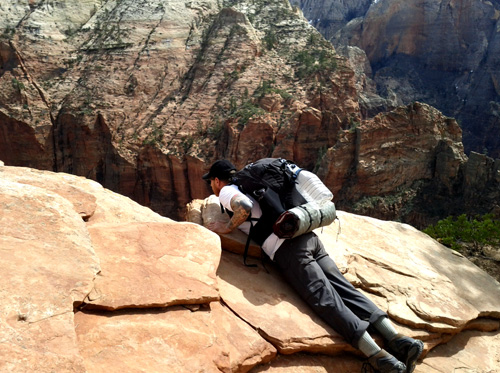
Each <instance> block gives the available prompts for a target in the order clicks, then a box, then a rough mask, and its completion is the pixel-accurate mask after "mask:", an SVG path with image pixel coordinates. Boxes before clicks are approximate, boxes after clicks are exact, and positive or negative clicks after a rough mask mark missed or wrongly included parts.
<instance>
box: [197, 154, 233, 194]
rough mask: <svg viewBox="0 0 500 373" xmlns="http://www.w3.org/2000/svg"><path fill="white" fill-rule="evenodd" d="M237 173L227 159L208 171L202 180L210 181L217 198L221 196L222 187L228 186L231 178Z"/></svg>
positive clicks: (217, 162)
mask: <svg viewBox="0 0 500 373" xmlns="http://www.w3.org/2000/svg"><path fill="white" fill-rule="evenodd" d="M235 172H236V167H235V166H234V165H233V164H232V163H231V162H229V161H228V160H227V159H221V160H218V161H216V162H214V164H213V165H212V167H210V171H208V172H207V173H206V174H205V175H203V176H202V178H203V179H204V180H206V181H210V186H211V187H212V191H213V192H214V194H215V195H216V196H218V195H219V192H220V190H221V189H222V187H224V186H225V185H227V183H228V182H229V179H230V178H231V176H232V175H233V174H234V173H235Z"/></svg>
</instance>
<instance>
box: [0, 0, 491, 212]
mask: <svg viewBox="0 0 500 373" xmlns="http://www.w3.org/2000/svg"><path fill="white" fill-rule="evenodd" d="M360 4H361V3H360ZM361 5H362V4H361ZM361 5H360V7H361ZM0 14H1V15H2V17H1V18H0V29H1V32H0V34H1V37H0V159H3V160H4V161H5V163H6V164H7V165H20V166H22V165H24V166H30V167H34V168H39V169H49V170H55V171H65V172H69V173H73V174H76V175H82V176H85V177H88V178H91V179H94V180H96V181H98V182H99V183H101V184H102V185H104V186H106V187H107V188H110V189H112V190H114V191H117V192H120V193H122V194H125V195H127V196H130V197H132V198H133V199H134V200H136V201H138V202H140V203H141V204H144V205H146V206H150V207H152V208H153V209H154V210H155V211H157V212H160V213H161V214H163V215H166V216H170V217H174V218H179V217H181V216H183V212H184V208H185V207H184V206H185V204H186V203H187V202H189V201H190V200H192V199H193V198H203V197H205V196H207V195H208V193H209V190H208V188H207V185H206V184H205V183H203V182H201V175H202V174H203V173H204V172H205V171H206V169H207V168H208V166H209V164H210V163H211V162H212V161H213V160H214V159H216V158H220V157H226V158H229V159H231V160H232V161H233V162H234V163H235V164H236V165H237V166H238V167H242V166H244V165H245V164H246V163H248V162H250V161H253V160H255V159H258V158H261V157H268V156H273V157H284V158H288V159H293V160H294V161H295V162H297V163H298V164H299V165H300V166H302V167H304V168H307V169H310V170H313V171H318V172H319V173H320V174H321V175H322V177H323V179H324V180H325V181H326V182H327V185H328V187H330V188H331V189H332V190H334V191H336V194H337V195H338V197H337V198H338V203H339V205H340V207H342V208H346V209H349V210H352V211H362V212H364V213H368V214H371V213H373V212H374V211H376V212H377V213H378V214H380V215H377V216H381V217H387V218H396V219H407V217H408V216H411V214H410V213H409V212H408V211H406V210H407V209H409V207H408V205H406V207H404V208H405V209H406V210H405V211H403V204H393V203H392V204H391V203H390V202H389V201H390V200H391V198H390V197H391V196H399V195H400V194H401V193H406V194H409V195H412V196H413V195H415V194H422V193H423V191H424V190H426V189H425V188H426V187H427V188H438V189H439V190H442V191H443V192H442V198H441V200H440V202H439V203H440V204H439V206H440V209H438V210H436V211H420V212H419V216H420V217H419V219H417V220H418V221H422V222H426V221H428V220H432V219H435V218H436V217H443V216H446V215H447V214H448V212H449V211H448V210H447V208H446V207H445V206H446V205H447V204H449V202H450V201H452V200H460V198H462V196H463V195H464V188H465V187H464V185H465V184H464V182H463V177H462V175H463V171H462V169H463V168H464V167H465V164H466V163H465V162H466V161H467V157H465V156H464V154H463V149H462V145H461V142H460V136H461V134H460V130H459V129H458V127H457V126H456V123H455V124H450V123H452V121H451V120H448V119H447V118H445V117H443V116H442V115H441V114H440V113H438V112H437V111H435V110H434V109H432V108H431V107H429V106H427V105H420V104H418V105H417V106H414V105H410V106H407V107H406V108H400V109H398V110H396V111H395V112H392V113H382V114H380V115H381V116H380V119H369V120H362V117H363V111H362V108H360V103H359V102H360V101H361V99H360V97H361V96H360V94H359V92H360V91H361V90H362V89H363V84H364V83H363V82H362V77H361V75H359V74H357V72H356V71H355V70H353V68H351V66H350V64H349V63H348V61H347V60H346V59H345V58H343V57H341V56H339V55H338V54H337V53H336V52H335V50H334V49H333V48H332V46H331V45H330V44H329V43H328V42H327V41H326V40H324V39H323V38H322V37H321V36H320V34H319V33H318V32H317V31H316V30H315V29H314V28H313V27H312V26H311V25H310V24H309V23H308V22H307V20H306V19H305V18H303V16H302V14H301V13H300V11H297V10H294V9H292V7H291V6H290V5H289V4H288V3H287V2H283V1H252V2H246V1H215V0H213V1H211V0H199V1H189V2H185V1H180V0H179V1H170V2H168V3H166V2H165V1H160V0H148V1H144V2H141V3H137V2H136V1H132V0H122V1H111V0H110V1H97V0H94V1H92V0H89V1H85V2H77V1H66V2H64V3H57V4H52V3H50V4H49V3H47V2H44V1H29V2H28V1H24V2H23V1H19V2H17V3H16V4H13V5H12V6H10V8H8V9H7V8H5V7H2V8H0ZM367 84H368V83H367ZM387 107H394V105H387ZM417 107H418V108H417ZM415 108H417V109H415ZM429 113H432V114H429ZM377 121H379V122H381V123H383V126H378V125H375V123H379V122H377ZM405 123H411V124H410V125H409V126H407V125H406V124H405ZM443 123H448V125H443ZM453 123H454V122H453ZM436 128H439V130H438V131H437V130H434V129H436ZM367 129H371V130H369V131H368V130H367ZM407 130H408V131H411V134H412V135H411V136H410V135H408V136H407V135H406V133H405V131H407ZM366 131H368V132H366ZM384 131H385V132H384ZM426 131H430V132H429V133H428V134H427V132H426ZM368 133H369V136H368V137H366V134H368ZM388 133H390V135H388ZM386 136H389V137H391V136H393V137H395V138H394V139H393V141H390V142H388V141H387V138H386ZM396 137H397V138H396ZM368 144H369V145H368ZM360 146H361V148H360ZM363 146H368V147H371V149H372V150H373V149H374V150H373V151H370V152H369V154H370V155H369V157H371V158H370V162H371V164H372V165H373V166H370V167H367V166H366V164H365V163H362V162H366V160H363V159H362V147H363ZM381 148H382V149H383V151H376V149H381ZM407 149H414V150H413V153H412V152H411V151H410V152H409V151H407ZM402 154H403V156H401V155H402ZM443 154H448V156H443ZM414 155H419V156H418V157H414ZM421 155H422V156H421ZM401 157H402V158H403V159H405V162H408V165H406V164H404V165H402V163H401V162H400V161H398V160H399V159H401ZM479 164H481V165H482V166H481V167H483V168H485V171H484V174H485V175H487V177H486V178H483V179H481V180H482V181H481V182H484V183H489V184H488V185H491V186H492V188H493V189H494V187H495V185H497V184H495V183H497V182H498V180H497V173H498V170H497V168H495V167H496V166H495V164H494V162H493V164H492V163H491V162H479ZM437 165H439V167H438V166H437ZM406 166H408V167H406ZM438 169H439V170H440V171H439V172H437V171H436V170H438ZM486 169H487V170H486ZM381 170H383V171H381ZM401 170H404V171H408V170H412V172H409V171H408V172H401ZM381 172H382V174H383V179H384V180H385V181H384V188H378V185H379V184H380V182H381V177H382V176H380V173H381ZM392 179H395V180H396V181H391V180H392ZM406 194H405V195H406ZM367 196H368V197H377V196H378V197H382V202H381V203H382V204H383V205H384V208H382V209H381V208H379V206H378V205H377V206H376V207H371V208H368V207H366V206H370V205H369V204H368V205H367V204H361V205H359V206H362V207H359V206H358V205H357V203H358V202H359V201H361V200H362V199H363V198H364V197H367ZM460 201H461V202H460V203H459V204H455V205H454V206H457V207H456V208H457V209H458V210H460V209H464V208H466V206H468V205H467V204H466V203H465V202H464V201H463V200H460ZM497 201H498V193H496V194H495V193H492V194H491V195H490V196H488V198H487V199H486V200H485V202H484V203H483V204H481V211H482V210H485V209H487V208H488V209H491V208H492V206H493V207H494V206H495V204H497ZM486 206H489V207H486ZM417 220H415V219H413V220H410V221H411V222H414V221H417Z"/></svg>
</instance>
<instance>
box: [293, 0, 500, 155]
mask: <svg viewBox="0 0 500 373" xmlns="http://www.w3.org/2000/svg"><path fill="white" fill-rule="evenodd" d="M291 3H292V4H294V5H296V6H299V7H300V8H301V9H302V10H303V12H304V15H305V16H306V17H307V19H309V20H310V23H311V24H312V25H314V26H315V27H316V28H317V29H318V30H319V31H320V32H321V34H322V35H323V36H324V37H325V38H326V39H327V40H329V41H331V42H332V43H333V45H334V46H335V48H337V50H339V51H341V52H342V53H343V54H344V55H346V56H349V55H350V56H351V57H352V56H353V55H356V56H357V61H358V62H359V61H362V60H360V58H359V56H358V55H357V54H353V52H352V48H353V47H356V48H360V49H361V50H362V51H363V54H364V55H363V58H364V61H363V62H365V64H359V63H358V64H357V66H358V68H359V69H360V71H362V72H363V73H364V74H366V75H367V76H368V79H369V80H370V83H369V84H366V85H365V87H364V89H365V90H366V91H367V96H369V93H370V92H373V91H375V92H376V93H378V94H380V95H381V96H382V97H384V98H385V99H386V100H387V101H386V102H385V105H380V101H379V105H374V101H373V100H372V102H371V103H370V104H369V105H367V106H369V110H368V113H369V112H370V109H371V110H372V112H373V111H376V110H383V109H384V106H385V108H386V107H387V106H391V105H401V104H408V103H410V102H413V101H421V102H425V103H428V104H430V105H432V106H434V107H436V108H438V109H439V110H440V111H442V112H443V113H444V114H446V115H448V116H451V117H454V118H456V119H457V120H458V122H459V123H460V126H461V127H462V130H463V142H464V146H465V151H466V154H469V153H470V151H476V152H479V153H483V154H488V155H490V156H491V157H493V158H499V157H500V85H499V82H500V69H499V68H498V67H499V66H500V23H499V18H500V3H499V2H498V1H472V0H467V1H455V0H433V1H429V0H409V1H402V0H379V1H373V0H349V1H344V0H342V1H340V0H314V1H312V0H291ZM369 101H370V100H368V102H369Z"/></svg>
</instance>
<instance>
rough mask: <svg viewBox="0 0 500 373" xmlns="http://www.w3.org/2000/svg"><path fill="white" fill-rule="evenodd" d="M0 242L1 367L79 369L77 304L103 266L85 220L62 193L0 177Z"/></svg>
mask: <svg viewBox="0 0 500 373" xmlns="http://www.w3.org/2000/svg"><path fill="white" fill-rule="evenodd" d="M0 248H1V250H0V267H1V268H2V273H3V275H2V276H0V299H1V300H2V301H1V302H0V341H1V346H0V354H1V355H2V357H5V359H4V358H1V359H0V370H2V371H6V370H10V369H11V368H12V367H15V371H50V369H49V367H52V369H56V368H58V370H59V368H60V370H67V371H82V369H81V367H82V364H81V359H80V358H79V355H78V350H77V348H76V345H75V343H74V342H75V335H74V329H73V308H74V306H75V305H78V304H80V303H81V302H83V299H84V298H85V297H86V296H87V294H88V293H89V292H90V290H91V289H92V281H93V279H94V276H95V275H96V273H97V272H98V271H99V268H100V267H99V260H98V258H97V256H96V255H95V252H94V250H93V247H92V243H91V241H90V237H89V235H88V232H87V230H86V227H85V223H84V221H83V220H82V218H81V217H80V215H79V214H78V213H76V212H75V210H74V206H73V205H72V204H71V203H70V202H69V201H68V200H66V199H65V198H62V197H61V196H59V195H58V194H54V193H51V192H49V191H47V190H45V189H41V188H38V187H34V186H31V185H27V184H21V183H16V182H12V181H9V180H7V179H4V178H0ZM45 364H46V365H45ZM45 366H46V367H47V368H45ZM32 368H33V370H31V369H32ZM35 368H36V369H35ZM38 368H39V369H38Z"/></svg>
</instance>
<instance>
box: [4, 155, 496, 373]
mask: <svg viewBox="0 0 500 373" xmlns="http://www.w3.org/2000/svg"><path fill="white" fill-rule="evenodd" d="M0 165H1V162H0ZM0 205H1V206H2V209H1V213H0V244H1V248H2V250H0V263H1V265H2V268H3V270H4V273H5V274H8V275H5V276H2V280H1V281H2V286H1V291H0V300H1V302H0V357H1V358H0V370H1V371H2V372H24V371H26V372H28V371H29V372H33V371H37V372H53V371H58V372H59V371H61V372H62V371H64V372H104V371H106V372H122V371H127V372H140V371H145V370H147V371H149V372H165V371H178V372H190V373H191V372H207V371H208V372H220V371H222V372H248V371H252V372H264V371H266V372H273V371H276V372H278V371H283V370H285V371H287V370H289V369H294V371H297V372H304V373H312V372H329V371H336V372H339V373H350V372H353V371H359V370H360V369H361V365H362V363H363V361H364V358H363V357H362V356H360V355H359V352H356V351H355V350H354V349H353V348H352V347H351V346H350V345H348V344H346V342H345V341H344V340H343V339H342V338H341V337H340V336H339V335H338V334H336V333H335V332H334V331H333V330H332V329H331V328H330V327H329V326H328V325H326V324H325V323H324V322H323V321H321V320H320V319H318V317H317V316H316V315H315V314H314V313H312V312H311V310H310V309H309V308H308V307H307V305H306V304H305V303H304V302H303V301H302V300H301V299H299V298H298V297H297V295H296V294H295V292H294V291H293V290H292V289H291V288H290V287H289V286H288V284H286V283H285V282H284V281H283V279H282V278H281V277H280V275H279V274H278V273H277V271H276V270H275V268H274V266H273V265H272V264H268V265H267V268H268V270H264V268H263V267H262V266H261V265H260V264H259V265H258V267H257V268H249V267H245V266H244V265H243V263H242V257H241V255H239V254H236V253H238V252H239V253H241V250H242V249H243V246H244V242H245V238H244V237H242V236H241V235H237V234H236V233H235V234H234V235H228V236H223V237H220V238H219V237H218V236H217V235H215V234H214V233H212V232H210V231H209V230H207V229H205V228H203V227H202V226H201V225H200V224H204V223H205V224H206V223H207V222H208V221H213V220H214V219H221V218H223V217H222V216H221V215H220V207H219V205H218V201H217V198H215V197H213V196H212V197H210V198H208V199H207V200H196V201H193V202H192V203H191V204H190V206H189V209H188V211H189V213H190V214H189V216H190V220H192V221H196V222H197V223H200V224H193V222H176V221H173V220H170V219H168V218H164V217H162V216H160V215H158V214H156V213H154V212H153V211H151V210H150V209H148V208H146V207H143V206H140V205H138V204H137V203H135V202H133V201H132V200H130V199H129V198H127V197H124V196H121V195H119V194H116V193H114V192H111V191H109V190H107V189H104V188H103V187H102V186H101V185H99V184H98V183H96V182H94V181H91V180H88V179H85V178H82V177H77V176H73V175H69V174H64V173H53V172H49V171H38V170H33V169H28V168H22V167H8V166H3V165H1V166H0ZM339 219H340V222H341V225H342V230H341V232H339V230H338V228H339V225H338V223H337V222H336V223H334V224H333V225H332V226H330V227H326V228H324V229H323V230H320V231H318V234H319V235H320V238H321V240H322V241H323V242H324V244H325V246H326V248H327V250H328V252H329V253H330V255H331V256H332V257H333V258H335V260H336V262H337V264H338V265H339V268H340V269H341V270H342V272H343V273H345V275H346V276H347V278H348V279H349V280H350V281H352V283H353V284H354V285H355V286H357V287H358V288H359V289H360V290H361V291H363V292H364V293H365V294H367V296H369V297H370V298H371V299H373V300H374V301H375V302H376V303H377V304H378V305H379V306H380V307H381V308H382V309H383V310H385V311H387V312H388V314H389V315H390V317H391V319H392V320H393V321H394V323H395V324H396V327H397V329H398V330H399V331H401V332H403V333H405V334H408V335H411V336H414V337H418V338H421V339H423V340H424V342H425V358H424V359H423V360H422V361H420V362H419V366H418V367H417V369H416V372H419V371H421V372H433V371H443V370H442V369H443V367H446V369H449V370H447V371H450V372H451V371H453V370H454V369H459V368H460V369H464V368H467V369H475V370H476V371H480V372H489V371H494V370H495V369H496V367H497V366H498V365H497V364H498V359H499V358H500V351H499V350H498V346H499V344H498V338H499V329H500V303H499V299H500V284H499V283H498V282H496V281H495V280H493V279H492V278H491V277H489V276H488V275H486V274H485V273H484V272H482V271H481V270H480V269H479V268H477V267H476V266H474V265H473V264H471V263H470V262H469V261H468V260H467V259H465V258H464V257H462V256H460V255H457V254H456V253H453V252H452V251H450V250H448V249H446V248H445V247H443V246H441V245H440V244H438V243H437V242H436V241H434V240H432V239H430V238H429V237H428V236H426V235H425V234H422V233H421V232H418V231H417V230H415V229H414V228H412V227H410V226H408V225H405V224H400V223H393V222H385V221H380V220H376V219H373V218H367V217H362V216H358V215H353V214H349V213H345V212H342V211H339ZM221 242H222V247H223V248H224V249H227V250H224V251H221ZM229 250H231V251H233V253H231V252H229ZM251 253H252V255H255V256H258V248H256V247H254V248H253V249H252V251H251ZM250 260H254V259H252V258H250ZM255 261H256V262H257V263H258V261H257V259H255ZM374 336H375V338H376V340H377V341H378V342H379V343H382V340H381V339H380V337H379V336H378V335H376V334H375V335H374ZM478 349H480V351H481V359H480V361H479V360H478V359H477V356H478V354H477V353H476V351H478ZM310 353H314V354H312V355H311V354H310ZM292 367H293V368H292Z"/></svg>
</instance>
